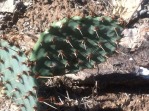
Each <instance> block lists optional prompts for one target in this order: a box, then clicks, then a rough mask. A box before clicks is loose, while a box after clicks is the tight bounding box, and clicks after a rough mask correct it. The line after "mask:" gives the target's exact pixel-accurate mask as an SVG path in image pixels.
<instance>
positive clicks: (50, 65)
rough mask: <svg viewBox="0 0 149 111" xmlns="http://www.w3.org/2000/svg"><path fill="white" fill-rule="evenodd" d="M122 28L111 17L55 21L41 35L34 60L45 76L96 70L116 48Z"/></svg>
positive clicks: (33, 54)
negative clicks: (86, 69)
mask: <svg viewBox="0 0 149 111" xmlns="http://www.w3.org/2000/svg"><path fill="white" fill-rule="evenodd" d="M121 30H122V27H121V26H120V25H119V23H118V22H117V21H116V20H115V19H112V18H110V17H106V16H102V17H90V16H88V17H83V18H81V17H78V16H75V17H72V18H64V19H62V20H60V21H58V22H54V23H53V24H52V25H51V26H50V28H49V30H47V31H45V32H44V33H42V34H41V36H40V38H39V39H38V41H37V43H36V45H35V47H34V48H33V52H32V55H31V60H32V61H36V66H35V67H34V71H37V72H38V73H40V75H42V76H49V75H57V74H64V73H74V72H77V71H79V70H82V69H85V68H94V67H95V66H96V65H97V64H99V63H101V62H104V61H105V60H106V58H107V55H111V54H113V52H114V51H115V50H116V48H117V40H119V39H120V38H121V37H120V31H121Z"/></svg>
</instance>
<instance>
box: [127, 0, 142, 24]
mask: <svg viewBox="0 0 149 111" xmlns="http://www.w3.org/2000/svg"><path fill="white" fill-rule="evenodd" d="M142 2H143V0H141V2H140V3H139V4H138V6H137V7H136V9H135V10H134V12H133V13H132V15H131V16H130V18H129V19H128V23H129V22H130V20H131V19H132V17H133V15H134V13H135V12H136V10H137V9H138V8H139V7H140V5H141V3H142ZM128 23H127V24H126V25H128Z"/></svg>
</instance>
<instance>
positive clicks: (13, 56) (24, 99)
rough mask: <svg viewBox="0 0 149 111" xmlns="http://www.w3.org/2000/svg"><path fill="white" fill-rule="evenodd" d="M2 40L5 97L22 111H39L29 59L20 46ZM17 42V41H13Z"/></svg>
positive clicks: (1, 76)
mask: <svg viewBox="0 0 149 111" xmlns="http://www.w3.org/2000/svg"><path fill="white" fill-rule="evenodd" d="M7 41H8V40H7V38H5V37H3V38H2V37H1V38H0V79H1V82H2V83H3V85H4V88H3V90H4V96H7V97H10V98H12V100H13V101H14V103H16V104H17V106H18V107H19V109H20V111H35V110H37V85H36V81H35V79H34V78H33V77H32V76H31V74H32V73H31V70H30V65H29V64H28V63H27V61H28V58H27V57H26V55H25V54H24V53H23V52H22V51H21V50H20V47H19V46H18V45H14V44H13V43H10V42H7ZM12 42H15V41H12Z"/></svg>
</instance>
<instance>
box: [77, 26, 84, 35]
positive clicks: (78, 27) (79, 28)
mask: <svg viewBox="0 0 149 111" xmlns="http://www.w3.org/2000/svg"><path fill="white" fill-rule="evenodd" d="M77 30H79V32H80V33H81V35H82V36H83V33H82V31H81V26H80V25H78V26H77Z"/></svg>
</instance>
